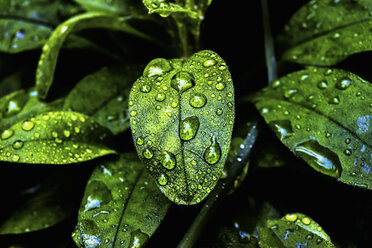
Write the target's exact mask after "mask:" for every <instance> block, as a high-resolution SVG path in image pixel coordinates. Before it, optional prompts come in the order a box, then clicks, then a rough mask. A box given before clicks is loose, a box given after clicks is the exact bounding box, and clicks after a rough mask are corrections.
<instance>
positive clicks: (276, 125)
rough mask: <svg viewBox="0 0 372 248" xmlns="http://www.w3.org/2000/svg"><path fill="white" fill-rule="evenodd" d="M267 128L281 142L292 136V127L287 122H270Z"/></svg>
mask: <svg viewBox="0 0 372 248" xmlns="http://www.w3.org/2000/svg"><path fill="white" fill-rule="evenodd" d="M269 126H270V128H271V129H272V130H273V131H274V132H275V133H276V135H277V136H278V137H280V139H281V140H283V139H286V138H288V137H291V136H292V135H293V130H292V125H291V122H290V121H289V120H278V121H270V122H269Z"/></svg>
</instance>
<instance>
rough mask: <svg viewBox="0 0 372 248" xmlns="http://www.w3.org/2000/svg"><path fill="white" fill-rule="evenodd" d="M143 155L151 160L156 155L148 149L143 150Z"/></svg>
mask: <svg viewBox="0 0 372 248" xmlns="http://www.w3.org/2000/svg"><path fill="white" fill-rule="evenodd" d="M142 155H143V156H144V157H145V158H147V159H151V158H152V157H153V156H154V153H153V152H152V151H151V149H150V148H146V149H145V150H143V152H142Z"/></svg>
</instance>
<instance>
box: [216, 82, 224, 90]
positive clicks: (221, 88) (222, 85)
mask: <svg viewBox="0 0 372 248" xmlns="http://www.w3.org/2000/svg"><path fill="white" fill-rule="evenodd" d="M216 89H217V90H223V89H225V84H224V83H222V82H219V83H217V84H216Z"/></svg>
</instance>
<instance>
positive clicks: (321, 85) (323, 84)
mask: <svg viewBox="0 0 372 248" xmlns="http://www.w3.org/2000/svg"><path fill="white" fill-rule="evenodd" d="M317 86H318V88H319V89H321V90H324V89H327V88H328V83H327V82H326V81H320V82H319V83H318V84H317Z"/></svg>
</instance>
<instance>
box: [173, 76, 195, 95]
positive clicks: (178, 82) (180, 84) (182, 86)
mask: <svg viewBox="0 0 372 248" xmlns="http://www.w3.org/2000/svg"><path fill="white" fill-rule="evenodd" d="M194 85H195V82H194V78H193V76H192V75H191V74H190V73H188V72H183V71H181V72H178V73H177V74H176V75H174V77H173V78H172V81H171V86H172V88H173V89H175V90H177V91H178V92H179V93H183V92H185V91H186V90H188V89H190V88H192V87H193V86H194Z"/></svg>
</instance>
